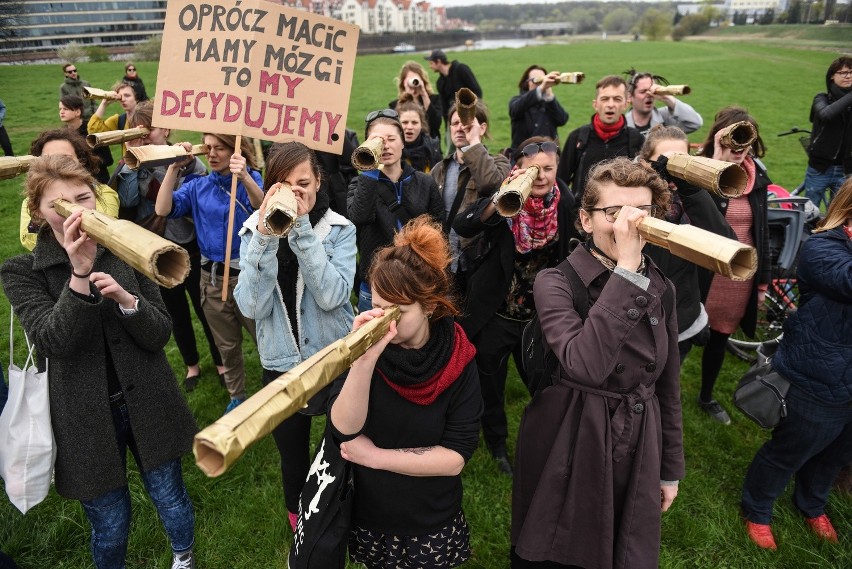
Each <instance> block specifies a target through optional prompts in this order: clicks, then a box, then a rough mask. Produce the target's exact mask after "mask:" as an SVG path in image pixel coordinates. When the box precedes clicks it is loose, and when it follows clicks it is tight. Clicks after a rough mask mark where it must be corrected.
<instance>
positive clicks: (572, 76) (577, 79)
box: [533, 71, 586, 85]
mask: <svg viewBox="0 0 852 569" xmlns="http://www.w3.org/2000/svg"><path fill="white" fill-rule="evenodd" d="M585 78H586V74H585V73H583V72H582V71H570V72H567V73H560V74H559V76H558V77H557V78H556V83H582V82H583V79H585ZM542 82H543V78H542V77H536V78H535V79H533V83H535V84H536V85H540V84H541V83H542Z"/></svg>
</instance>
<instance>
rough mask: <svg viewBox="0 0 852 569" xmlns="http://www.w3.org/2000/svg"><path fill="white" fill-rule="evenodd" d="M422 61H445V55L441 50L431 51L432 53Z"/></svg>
mask: <svg viewBox="0 0 852 569" xmlns="http://www.w3.org/2000/svg"><path fill="white" fill-rule="evenodd" d="M423 59H425V60H426V61H447V54H446V53H444V50H443V49H433V50H432V53H430V54H429V55H428V56H427V57H424V58H423Z"/></svg>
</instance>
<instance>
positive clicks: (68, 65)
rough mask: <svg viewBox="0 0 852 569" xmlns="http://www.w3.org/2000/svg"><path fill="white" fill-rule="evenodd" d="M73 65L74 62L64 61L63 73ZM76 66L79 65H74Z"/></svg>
mask: <svg viewBox="0 0 852 569" xmlns="http://www.w3.org/2000/svg"><path fill="white" fill-rule="evenodd" d="M72 65H74V64H73V63H70V62H69V63H63V64H62V73H66V71H65V70H66V69H68V68H69V67H70V66H72ZM74 67H77V66H76V65H74Z"/></svg>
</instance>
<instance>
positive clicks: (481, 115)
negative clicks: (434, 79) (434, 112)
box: [447, 97, 491, 138]
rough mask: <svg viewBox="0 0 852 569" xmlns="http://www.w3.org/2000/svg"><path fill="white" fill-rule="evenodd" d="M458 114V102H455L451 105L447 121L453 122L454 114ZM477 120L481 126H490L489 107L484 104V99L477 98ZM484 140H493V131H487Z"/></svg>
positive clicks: (488, 129) (487, 129)
mask: <svg viewBox="0 0 852 569" xmlns="http://www.w3.org/2000/svg"><path fill="white" fill-rule="evenodd" d="M455 112H456V102H455V101H453V102H452V103H450V110H449V112H448V113H447V120H448V121H449V120H452V118H453V113H455ZM476 120H478V121H479V124H485V125H487V124H489V123H488V107H487V106H485V103H483V102H482V99H480V98H479V97H477V98H476ZM482 138H491V129H490V128H486V129H485V136H483V137H482Z"/></svg>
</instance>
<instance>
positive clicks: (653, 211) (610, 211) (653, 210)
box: [586, 205, 657, 223]
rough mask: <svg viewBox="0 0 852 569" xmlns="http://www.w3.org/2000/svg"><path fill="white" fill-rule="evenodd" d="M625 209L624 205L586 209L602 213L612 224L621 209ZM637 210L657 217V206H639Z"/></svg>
mask: <svg viewBox="0 0 852 569" xmlns="http://www.w3.org/2000/svg"><path fill="white" fill-rule="evenodd" d="M622 207H624V206H622V205H611V206H607V207H589V208H586V211H588V212H592V211H602V212H603V214H604V217H606V220H607V221H608V222H610V223H615V218H616V217H617V216H618V212H619V211H621V208H622ZM635 207H636V209H641V210H642V211H647V212H648V215H650V216H651V217H654V216H655V215H657V206H655V205H637V206H635Z"/></svg>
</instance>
